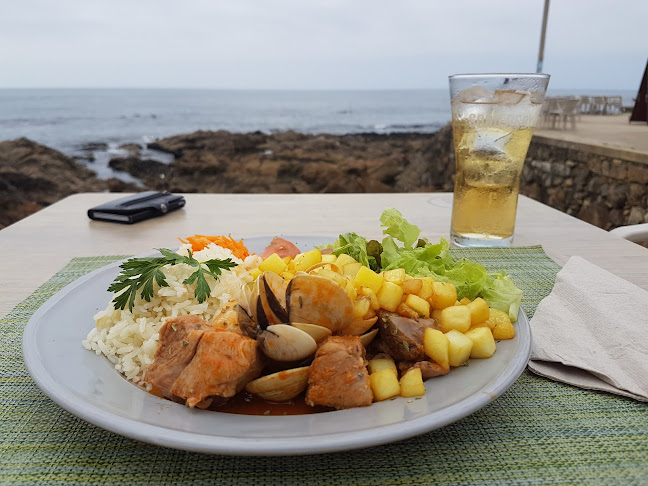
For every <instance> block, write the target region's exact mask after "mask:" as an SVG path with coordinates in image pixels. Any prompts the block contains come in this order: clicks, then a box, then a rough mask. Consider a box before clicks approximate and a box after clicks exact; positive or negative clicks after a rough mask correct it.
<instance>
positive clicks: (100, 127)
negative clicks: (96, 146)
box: [0, 89, 450, 154]
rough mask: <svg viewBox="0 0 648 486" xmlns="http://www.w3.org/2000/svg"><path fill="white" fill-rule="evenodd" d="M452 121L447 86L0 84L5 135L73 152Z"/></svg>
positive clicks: (430, 126) (411, 128)
mask: <svg viewBox="0 0 648 486" xmlns="http://www.w3.org/2000/svg"><path fill="white" fill-rule="evenodd" d="M449 120H450V108H449V98H448V93H447V90H421V91H416V90H412V91H236V90H182V89H177V90H170V89H56V90H45V89H43V90H39V89H28V90H20V89H18V90H14V89H4V90H0V140H9V139H14V138H17V137H27V138H30V139H32V140H34V141H37V142H39V143H43V144H45V145H48V146H50V147H53V148H56V149H58V150H61V151H63V152H64V153H67V154H74V153H75V152H76V151H78V149H79V148H80V147H81V146H83V145H84V144H87V143H91V142H104V143H108V144H111V145H119V144H123V143H138V144H145V143H147V142H149V141H152V140H154V139H156V138H160V137H166V136H169V135H177V134H181V133H191V132H193V131H196V130H218V129H224V130H229V131H232V132H253V131H257V130H259V131H262V132H268V133H270V132H273V131H279V130H289V129H290V130H296V131H300V132H304V133H333V134H345V133H360V132H377V133H390V132H434V131H436V130H437V129H439V128H440V127H441V126H443V125H444V124H445V123H447V122H448V121H449Z"/></svg>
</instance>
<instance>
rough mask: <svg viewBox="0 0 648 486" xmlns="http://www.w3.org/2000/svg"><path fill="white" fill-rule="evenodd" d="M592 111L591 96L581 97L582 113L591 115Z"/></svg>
mask: <svg viewBox="0 0 648 486" xmlns="http://www.w3.org/2000/svg"><path fill="white" fill-rule="evenodd" d="M591 109H592V99H591V98H590V97H589V96H581V97H580V112H581V113H589V112H590V110H591Z"/></svg>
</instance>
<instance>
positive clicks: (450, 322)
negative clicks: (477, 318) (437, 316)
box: [440, 305, 470, 332]
mask: <svg viewBox="0 0 648 486" xmlns="http://www.w3.org/2000/svg"><path fill="white" fill-rule="evenodd" d="M440 324H441V331H443V332H448V331H450V330H452V329H456V330H457V331H459V332H466V331H467V330H468V329H470V309H469V308H468V306H466V305H455V306H451V307H446V308H445V309H443V310H442V311H441V321H440Z"/></svg>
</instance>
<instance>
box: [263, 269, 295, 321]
mask: <svg viewBox="0 0 648 486" xmlns="http://www.w3.org/2000/svg"><path fill="white" fill-rule="evenodd" d="M258 281H259V297H258V299H259V302H260V303H261V308H262V310H263V314H264V315H265V318H266V320H267V321H268V323H269V324H281V323H282V322H287V321H288V312H286V287H287V284H286V281H285V280H284V279H283V278H282V277H280V276H279V275H277V274H276V273H274V272H264V273H263V275H261V276H260V277H259V280H258Z"/></svg>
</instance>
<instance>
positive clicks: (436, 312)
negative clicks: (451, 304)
mask: <svg viewBox="0 0 648 486" xmlns="http://www.w3.org/2000/svg"><path fill="white" fill-rule="evenodd" d="M441 312H443V311H442V310H439V309H434V310H433V311H432V312H431V313H430V316H431V317H432V319H434V320H435V321H437V322H439V323H440V322H441Z"/></svg>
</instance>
